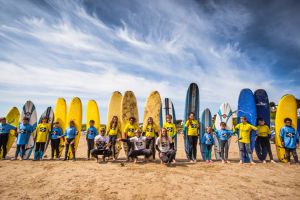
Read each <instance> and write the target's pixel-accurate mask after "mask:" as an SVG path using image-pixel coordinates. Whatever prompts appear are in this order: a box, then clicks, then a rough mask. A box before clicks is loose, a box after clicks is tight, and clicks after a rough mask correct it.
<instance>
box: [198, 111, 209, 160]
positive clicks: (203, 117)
mask: <svg viewBox="0 0 300 200" xmlns="http://www.w3.org/2000/svg"><path fill="white" fill-rule="evenodd" d="M211 119H212V117H211V112H210V110H209V109H208V108H206V109H205V110H204V111H203V112H202V115H201V127H200V137H199V144H200V150H201V156H202V159H203V160H205V154H206V151H207V149H206V145H205V144H201V138H202V137H203V135H204V134H205V129H206V127H208V126H210V127H212V120H211Z"/></svg>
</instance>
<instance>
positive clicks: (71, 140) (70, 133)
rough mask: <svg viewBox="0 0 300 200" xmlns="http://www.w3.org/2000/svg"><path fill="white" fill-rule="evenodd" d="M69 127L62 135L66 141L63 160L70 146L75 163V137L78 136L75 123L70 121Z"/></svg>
mask: <svg viewBox="0 0 300 200" xmlns="http://www.w3.org/2000/svg"><path fill="white" fill-rule="evenodd" d="M69 125H70V126H69V127H68V128H67V129H66V131H65V133H64V134H63V137H67V140H66V151H65V159H64V160H67V158H68V153H69V147H70V146H71V149H72V154H73V161H76V157H75V137H76V135H78V131H77V130H76V128H75V122H74V121H73V120H72V121H70V124H69Z"/></svg>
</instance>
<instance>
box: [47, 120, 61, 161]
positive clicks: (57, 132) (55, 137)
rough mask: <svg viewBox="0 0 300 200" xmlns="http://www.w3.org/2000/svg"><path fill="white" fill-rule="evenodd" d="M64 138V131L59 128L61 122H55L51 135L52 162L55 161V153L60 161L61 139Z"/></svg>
mask: <svg viewBox="0 0 300 200" xmlns="http://www.w3.org/2000/svg"><path fill="white" fill-rule="evenodd" d="M61 137H62V130H61V128H60V127H59V122H58V121H56V122H54V125H53V129H52V131H51V133H50V139H51V160H53V159H54V152H55V156H56V159H57V160H59V154H60V153H59V143H60V138H61Z"/></svg>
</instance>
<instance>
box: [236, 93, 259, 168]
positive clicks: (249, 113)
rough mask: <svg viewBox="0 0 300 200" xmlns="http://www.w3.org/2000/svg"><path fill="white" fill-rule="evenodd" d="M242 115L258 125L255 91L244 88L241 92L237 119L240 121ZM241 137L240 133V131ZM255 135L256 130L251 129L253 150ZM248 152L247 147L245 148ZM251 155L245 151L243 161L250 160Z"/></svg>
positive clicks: (249, 121) (252, 147)
mask: <svg viewBox="0 0 300 200" xmlns="http://www.w3.org/2000/svg"><path fill="white" fill-rule="evenodd" d="M242 116H245V117H246V118H247V121H248V123H250V124H252V125H254V126H256V104H255V98H254V95H253V92H252V91H251V90H250V89H243V90H242V91H241V92H240V96H239V100H238V113H237V117H238V118H237V121H238V123H240V121H241V120H240V119H241V117H242ZM238 137H239V133H238ZM255 137H256V131H251V135H250V146H251V151H253V149H254V146H255ZM244 151H245V152H246V149H244ZM249 161H250V159H249V155H248V154H247V153H245V157H244V158H243V162H249Z"/></svg>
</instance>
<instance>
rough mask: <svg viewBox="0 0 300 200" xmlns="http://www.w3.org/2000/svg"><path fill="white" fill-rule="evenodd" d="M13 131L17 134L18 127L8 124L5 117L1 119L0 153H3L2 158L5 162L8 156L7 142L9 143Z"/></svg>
mask: <svg viewBox="0 0 300 200" xmlns="http://www.w3.org/2000/svg"><path fill="white" fill-rule="evenodd" d="M11 130H14V131H15V133H16V130H17V129H16V127H14V126H12V125H10V124H7V123H6V118H5V117H3V118H1V123H0V152H1V151H3V154H2V155H3V156H2V160H5V158H6V154H7V149H6V146H7V142H8V138H9V132H10V131H11Z"/></svg>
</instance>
